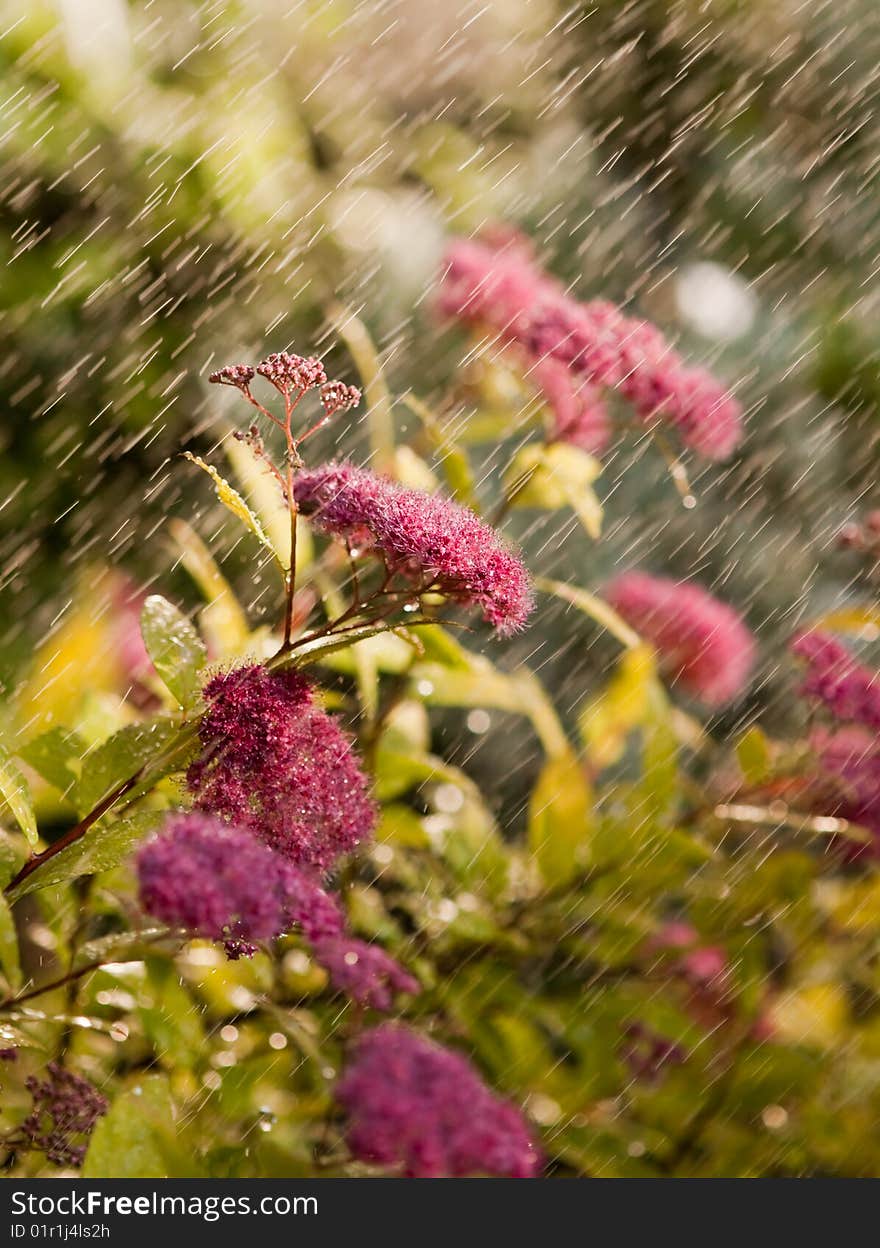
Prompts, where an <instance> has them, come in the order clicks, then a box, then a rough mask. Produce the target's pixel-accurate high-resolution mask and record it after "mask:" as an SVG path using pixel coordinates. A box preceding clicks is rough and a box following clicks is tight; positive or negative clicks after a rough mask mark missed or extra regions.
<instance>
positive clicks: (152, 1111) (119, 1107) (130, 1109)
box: [82, 1075, 179, 1179]
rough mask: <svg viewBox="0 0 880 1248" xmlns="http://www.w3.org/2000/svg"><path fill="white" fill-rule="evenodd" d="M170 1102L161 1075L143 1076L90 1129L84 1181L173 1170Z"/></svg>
mask: <svg viewBox="0 0 880 1248" xmlns="http://www.w3.org/2000/svg"><path fill="white" fill-rule="evenodd" d="M174 1119H175V1113H174V1102H173V1100H172V1098H171V1090H170V1088H169V1086H168V1080H167V1079H166V1078H165V1076H164V1075H143V1076H141V1077H140V1078H138V1080H137V1082H136V1083H135V1084H134V1086H133V1087H131V1088H129V1089H128V1090H127V1091H125V1092H123V1093H122V1094H121V1095H120V1096H118V1097H117V1098H116V1100H115V1101H114V1102H113V1104H112V1105H111V1106H110V1109H109V1111H108V1113H107V1114H106V1115H105V1116H104V1117H103V1118H101V1119H100V1121H99V1122H98V1124H97V1126H96V1127H95V1130H94V1131H93V1133H92V1138H91V1143H90V1144H89V1151H88V1153H87V1154H86V1159H85V1163H84V1165H83V1169H82V1174H83V1178H84V1179H167V1178H170V1177H171V1176H172V1175H173V1174H174V1173H175V1169H176V1167H175V1164H174V1161H175V1155H176V1154H177V1153H178V1152H179V1148H178V1146H177V1145H176V1142H175V1121H174Z"/></svg>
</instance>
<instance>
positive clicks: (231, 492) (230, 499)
mask: <svg viewBox="0 0 880 1248" xmlns="http://www.w3.org/2000/svg"><path fill="white" fill-rule="evenodd" d="M184 457H185V458H186V459H188V460H190V461H191V462H192V463H194V464H196V465H197V466H198V467H199V468H201V470H202V472H206V473H207V474H208V476H209V477H210V478H211V480H212V481H213V482H214V489H215V490H216V491H217V497H218V498H219V499H220V502H221V503H222V504H223V506H224V507H228V508H229V510H230V511H231V512H232V514H233V515H234V516H237V517H238V518H239V520H241V521H243V522H244V524H245V525H247V527H248V528H249V529H250V531H251V532H252V533H253V534H254V536H255V537H256V538H257V539H258V540H259V542H260V543H261V545H263V546H264V547H265V548H266V550H268V551H269V553H270V554H271V556H272V558H273V559H274V560H275V562H276V563H277V564H278V566H279V567H280V569H281V571H282V572H283V573H284V575H285V576H286V575H287V568H286V567H285V565H284V564H283V563H282V562H281V559H280V558H279V556H278V551H277V550H276V549H275V546H274V544H273V543H272V542H271V541H270V539H269V535H268V533H267V532H266V530H265V529H264V528H263V526H262V524H261V523H260V521H259V520H258V519H257V517H256V516H255V515H254V513H253V512H252V511H251V509H250V507H248V505H247V503H246V502H245V501H244V499H243V498H242V496H241V495H240V494H239V492H238V490H236V489H235V488H234V487H233V486H231V485H230V484H229V482H228V481H227V480H226V478H225V477H221V475H220V473H219V472H218V471H217V469H216V468H214V467H213V465H211V464H208V463H205V461H204V460H203V459H202V458H201V456H199V455H193V454H191V452H190V451H184Z"/></svg>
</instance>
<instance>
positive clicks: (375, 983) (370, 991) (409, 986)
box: [313, 935, 421, 1013]
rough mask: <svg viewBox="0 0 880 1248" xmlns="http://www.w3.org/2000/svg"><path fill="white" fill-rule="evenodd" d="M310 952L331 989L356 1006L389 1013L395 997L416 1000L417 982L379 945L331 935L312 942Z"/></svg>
mask: <svg viewBox="0 0 880 1248" xmlns="http://www.w3.org/2000/svg"><path fill="white" fill-rule="evenodd" d="M313 949H314V953H315V957H316V958H317V960H318V961H319V962H320V964H321V965H322V966H323V967H324V969H325V970H326V971H327V972H328V974H329V975H330V982H331V983H332V984H333V987H334V988H336V989H337V990H338V991H339V992H344V993H346V995H347V996H349V997H351V999H352V1001H356V1002H357V1004H358V1005H363V1006H367V1007H369V1008H370V1009H373V1010H382V1011H383V1012H384V1013H388V1011H389V1010H391V1009H392V1007H393V1005H394V996H395V994H396V993H399V992H405V993H408V994H409V995H410V996H415V995H416V994H417V993H418V992H419V991H420V990H421V985H420V984H419V981H418V980H417V979H414V978H413V977H412V975H410V974H409V972H408V971H405V970H404V969H403V967H402V966H401V965H400V964H399V963H398V962H395V960H394V958H392V957H391V956H390V954H387V953H386V952H385V950H384V949H381V948H380V947H379V946H378V945H368V944H366V943H365V942H364V941H362V940H355V939H354V938H353V937H351V936H343V935H334V936H331V937H329V938H326V939H323V940H317V941H315V942H314V944H313Z"/></svg>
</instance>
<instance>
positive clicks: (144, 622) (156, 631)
mask: <svg viewBox="0 0 880 1248" xmlns="http://www.w3.org/2000/svg"><path fill="white" fill-rule="evenodd" d="M141 635H142V636H143V639H144V645H145V646H146V648H147V653H148V654H149V656H150V658H151V659H152V660H153V666H154V667H155V669H156V671H157V672H158V673H159V675H160V676H161V678H162V680H163V681H164V682H165V684H166V686H167V687H168V689H169V690H170V691H171V693H173V695H174V697H175V698H176V699H177V701H178V702H179V703H180V705H181V706H183V707H191V706H192V705H193V704H194V703H195V702H196V701H197V700H198V697H199V693H200V692H201V686H200V684H199V672H201V670H202V668H203V667H204V666H205V664H206V663H207V661H208V652H207V650H206V649H205V645H204V642H203V641H202V639H201V637H200V636H199V635H198V633H197V632H196V630H195V629H194V628H193V626H192V624H190V622H189V620H188V619H187V618H186V616H185V615H182V614H181V612H180V611H178V609H177V607H175V606H174V605H173V603H170V602H169V601H168V599H167V598H163V597H162V596H161V594H151V595H150V596H149V598H148V599H147V600H146V602H145V603H144V606H143V610H142V611H141Z"/></svg>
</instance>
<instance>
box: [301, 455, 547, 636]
mask: <svg viewBox="0 0 880 1248" xmlns="http://www.w3.org/2000/svg"><path fill="white" fill-rule="evenodd" d="M294 494H295V497H296V502H297V505H298V506H299V508H300V510H301V511H302V512H303V513H304V514H306V515H309V516H311V517H312V521H313V523H314V524H315V526H316V527H317V528H319V529H321V530H322V531H323V532H325V533H330V534H333V535H334V536H336V537H345V538H350V539H352V540H353V541H354V542H356V543H357V544H358V545H361V544H366V545H367V546H369V547H371V548H374V549H376V550H378V551H379V552H381V555H382V557H383V558H384V560H385V563H386V565H387V567H388V570H389V571H390V572H393V573H396V574H398V575H400V576H402V577H403V578H404V579H405V580H406V581H407V582H409V583H410V584H411V585H412V586H413V587H414V590H415V592H425V591H426V590H428V589H429V588H430V589H433V590H435V591H438V592H440V593H442V594H444V595H446V597H448V598H452V599H454V600H456V601H458V602H462V603H465V604H468V605H472V606H476V607H479V608H480V609H481V611H482V613H483V616H484V618H485V619H486V620H487V621H488V622H489V623H490V624H492V625H494V627H495V628H496V629H497V630H498V631H499V632H500V633H512V632H515V631H516V630H517V629H519V628H521V627H522V626H523V624H524V623H525V621H526V618H527V617H528V615H529V612H530V611H531V609H532V605H533V603H532V594H531V587H530V583H529V576H528V573H527V572H526V570H525V567H524V566H523V564H522V561H521V560H520V559H519V558H518V556H517V555H516V554H514V552H513V551H512V550H510V549H508V547H507V546H506V545H505V544H504V543H503V542H502V540H501V539H500V538H499V536H498V534H497V533H496V532H495V531H494V529H491V528H489V526H488V525H486V524H484V523H483V521H482V520H480V519H479V518H478V517H477V516H475V515H474V513H473V512H472V511H468V510H467V508H465V507H459V506H458V505H457V504H456V503H453V502H451V501H450V500H449V499H446V498H441V497H440V496H438V495H432V494H425V493H423V492H422V491H421V490H411V489H407V488H406V487H405V486H402V485H399V484H398V483H397V482H395V481H391V480H389V479H387V478H386V477H379V476H376V475H375V474H374V473H371V472H368V471H366V470H365V469H363V468H355V467H354V466H353V465H352V464H345V463H341V464H336V463H331V464H325V465H323V466H322V467H320V468H316V469H314V470H312V471H310V472H304V473H302V474H301V475H300V476H299V477H298V478H297V481H296V484H295V486H294Z"/></svg>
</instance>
